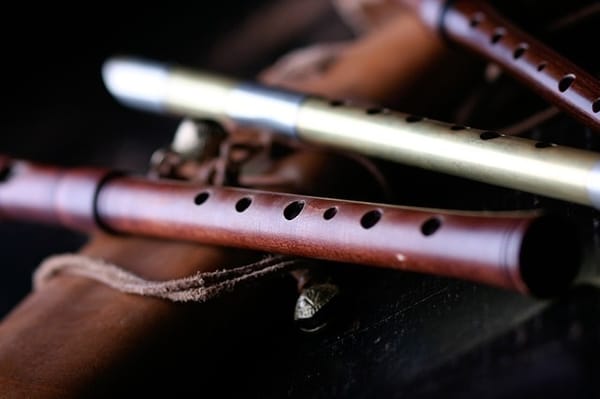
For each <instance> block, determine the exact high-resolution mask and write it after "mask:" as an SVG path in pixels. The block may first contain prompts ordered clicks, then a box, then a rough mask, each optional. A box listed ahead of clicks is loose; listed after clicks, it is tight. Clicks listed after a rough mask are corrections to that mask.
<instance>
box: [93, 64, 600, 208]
mask: <svg viewBox="0 0 600 399" xmlns="http://www.w3.org/2000/svg"><path fill="white" fill-rule="evenodd" d="M103 78H104V82H105V84H106V87H107V88H108V90H109V91H110V93H112V94H113V95H114V96H115V97H116V98H117V99H118V100H120V101H121V102H123V103H125V104H127V105H130V106H134V107H136V108H141V109H144V110H151V111H155V112H165V113H170V114H176V115H185V116H191V117H199V118H206V119H213V120H217V121H220V122H225V121H234V122H236V123H239V124H244V125H250V126H255V127H259V128H265V129H269V130H271V131H273V132H274V133H279V134H284V135H288V136H291V137H294V138H297V139H299V140H302V141H305V142H309V143H314V144H318V145H325V146H329V147H334V148H340V149H345V150H350V151H355V152H358V153H362V154H365V155H368V156H374V157H379V158H383V159H387V160H391V161H396V162H399V163H403V164H407V165H411V166H416V167H420V168H424V169H429V170H432V171H436V172H442V173H447V174H451V175H455V176H460V177H464V178H468V179H472V180H477V181H481V182H485V183H489V184H494V185H498V186H503V187H508V188H512V189H517V190H522V191H526V192H531V193H535V194H540V195H543V196H547V197H552V198H557V199H561V200H565V201H570V202H574V203H578V204H583V205H588V206H592V207H595V208H596V209H600V154H598V153H594V152H591V151H585V150H580V149H575V148H569V147H563V146H559V145H556V144H553V143H546V142H537V141H533V140H528V139H523V138H519V137H510V136H506V135H503V134H502V133H501V132H495V131H484V130H478V129H472V128H468V127H463V126H458V125H451V124H447V123H442V122H437V121H433V120H429V119H424V118H420V117H416V116H412V115H407V114H403V113H400V112H392V111H390V110H387V109H379V108H371V109H364V108H359V107H355V106H351V105H347V104H345V103H344V102H342V101H329V100H326V99H323V98H318V97H311V96H309V95H306V94H301V93H295V92H290V91H286V90H282V89H278V88H273V87H268V86H263V85H258V84H254V83H244V82H240V81H237V80H235V79H230V78H226V77H222V76H218V75H215V74H211V73H205V72H200V71H195V70H191V69H185V68H180V67H176V66H168V65H164V64H160V63H156V62H148V61H143V60H139V59H135V58H113V59H110V60H108V61H107V62H106V63H105V64H104V66H103Z"/></svg>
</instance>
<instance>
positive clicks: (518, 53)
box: [513, 43, 529, 60]
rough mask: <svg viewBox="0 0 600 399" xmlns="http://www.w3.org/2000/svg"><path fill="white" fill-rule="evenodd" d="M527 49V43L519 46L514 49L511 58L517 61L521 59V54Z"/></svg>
mask: <svg viewBox="0 0 600 399" xmlns="http://www.w3.org/2000/svg"><path fill="white" fill-rule="evenodd" d="M528 48H529V45H528V44H527V43H521V44H519V47H517V48H516V49H515V52H514V53H513V58H514V59H515V60H518V59H519V58H521V57H522V56H523V54H525V51H527V49H528Z"/></svg>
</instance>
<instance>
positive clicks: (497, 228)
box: [0, 158, 581, 297]
mask: <svg viewBox="0 0 600 399" xmlns="http://www.w3.org/2000/svg"><path fill="white" fill-rule="evenodd" d="M0 164H1V166H2V176H3V177H4V179H3V181H2V183H1V184H0V216H1V217H2V218H8V219H16V220H28V221H37V222H46V223H52V224H58V225H62V226H66V227H69V228H74V229H78V230H84V231H93V230H96V229H103V230H105V231H107V232H116V233H121V234H134V235H143V236H152V237H160V238H168V239H177V240H187V241H195V242H200V243H207V244H216V245H221V246H231V247H239V248H246V249H254V250H260V251H269V252H275V253H281V254H288V255H295V256H302V257H310V258H317V259H325V260H331V261H338V262H348V263H357V264H365V265H372V266H379V267H386V268H393V269H399V270H408V271H413V272H421V273H429V274H435V275H440V276H447V277H454V278H461V279H466V280H471V281H475V282H479V283H483V284H490V285H493V286H497V287H502V288H506V289H511V290H515V291H518V292H521V293H526V294H533V295H535V296H540V297H546V296H552V295H555V294H558V293H560V292H563V291H564V290H565V289H566V288H567V287H569V286H570V284H571V283H572V281H573V280H574V278H575V276H576V274H577V271H578V268H579V265H580V263H581V255H580V244H579V242H578V239H577V238H576V237H577V234H576V231H575V229H574V227H571V226H570V225H569V224H568V223H566V222H564V221H562V220H560V219H558V218H554V217H552V216H548V215H541V214H540V213H537V212H512V213H499V214H490V213H481V212H480V213H475V212H473V213H469V212H449V211H443V210H433V209H420V208H407V207H398V206H392V205H385V204H376V203H365V202H354V201H344V200H338V199H327V198H319V197H309V196H302V195H295V194H283V193H273V192H265V191H258V190H247V189H240V188H224V187H214V186H208V187H207V186H202V185H198V184H191V183H187V182H181V181H174V180H150V179H147V178H141V177H128V176H125V175H120V174H116V173H114V172H111V171H110V170H103V169H83V168H82V169H72V170H66V169H63V168H56V167H48V166H42V165H37V164H32V163H28V162H24V161H11V160H9V159H8V158H3V159H2V161H1V162H0ZM548 248H552V250H551V251H549V250H548Z"/></svg>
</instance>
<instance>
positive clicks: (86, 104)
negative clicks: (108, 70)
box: [0, 1, 600, 398]
mask: <svg viewBox="0 0 600 399" xmlns="http://www.w3.org/2000/svg"><path fill="white" fill-rule="evenodd" d="M499 3H502V2H499ZM557 3H558V2H557ZM589 3H591V2H585V1H573V2H569V4H561V5H558V4H554V3H553V4H551V5H550V6H548V7H546V8H543V9H542V6H546V2H540V1H537V2H536V1H524V2H522V4H520V5H519V6H520V7H515V8H511V6H510V5H506V4H504V5H502V4H500V5H502V8H503V11H504V12H505V13H506V14H507V15H509V16H511V17H512V18H514V19H515V20H516V21H517V23H520V24H523V23H525V24H526V26H527V27H528V28H529V29H531V32H533V33H535V34H536V35H538V34H539V35H540V37H542V38H543V39H544V40H545V41H547V43H550V44H552V45H553V46H554V47H556V48H557V49H559V50H560V51H561V52H563V53H564V54H567V55H569V56H570V57H571V58H573V59H574V60H576V61H577V63H578V64H579V65H581V66H582V67H584V68H586V69H587V70H588V71H590V72H592V73H596V72H597V71H600V60H599V59H598V57H597V56H596V55H595V54H594V52H589V51H581V50H580V49H578V48H576V47H575V46H573V45H572V43H573V42H574V41H577V42H582V43H589V40H588V38H590V37H593V36H590V35H592V34H593V32H596V33H597V29H596V27H597V26H598V25H597V23H598V20H597V19H595V20H594V19H585V20H584V21H582V22H581V23H578V24H576V25H572V26H570V27H563V28H561V29H560V30H558V31H557V30H551V29H548V26H552V21H555V20H557V19H560V17H561V16H564V15H567V14H569V13H571V12H573V11H575V10H576V9H577V8H578V7H581V6H583V5H585V4H589ZM220 4H221V5H223V6H225V7H224V8H223V9H216V8H212V7H208V6H207V5H205V4H203V3H200V2H199V3H195V4H194V5H193V6H191V7H192V8H191V9H190V8H189V7H190V5H185V7H186V8H182V7H183V5H182V6H180V7H178V6H177V5H175V4H173V5H169V6H168V7H166V8H161V9H153V8H144V9H135V8H129V9H123V8H121V7H116V6H115V5H110V4H105V3H102V4H97V5H96V6H93V7H92V8H91V9H86V10H85V11H84V10H83V9H81V10H75V11H76V12H78V14H77V15H78V16H77V17H73V16H72V14H71V11H72V10H69V13H67V10H66V9H60V8H58V6H52V7H50V6H47V7H48V8H46V9H42V10H37V12H36V13H35V14H32V13H31V10H29V9H26V8H25V7H24V6H22V7H21V9H18V8H17V10H16V11H13V12H12V13H5V15H4V17H5V18H7V19H11V20H13V21H17V22H20V26H21V28H19V29H17V30H14V29H13V28H12V27H9V25H3V27H2V28H1V29H2V37H3V38H4V40H5V42H6V43H7V45H6V46H5V47H4V48H3V51H4V57H3V58H4V62H3V64H2V67H1V71H2V75H1V76H2V84H3V87H4V89H5V98H6V99H8V100H9V102H8V104H7V105H5V107H4V112H3V119H2V128H3V134H2V135H0V150H1V152H3V153H10V154H11V155H14V156H18V157H24V158H31V159H36V160H39V161H45V162H53V163H59V164H62V165H65V166H67V165H82V164H96V165H111V166H115V167H120V168H126V169H133V170H137V171H143V170H144V169H145V166H146V162H147V160H148V158H149V156H150V154H151V153H152V151H153V150H154V149H155V148H156V147H158V146H161V145H165V144H166V143H168V141H169V139H170V138H171V135H172V132H173V130H174V128H175V127H176V125H177V120H175V119H172V118H168V117H159V116H155V115H149V114H143V113H140V112H138V111H133V110H129V109H125V108H122V107H121V106H119V105H117V104H116V103H115V102H114V101H113V100H112V99H111V98H110V97H109V96H108V94H107V93H106V91H105V90H104V88H103V87H102V84H101V80H100V65H101V62H102V61H103V60H104V59H105V58H106V57H108V56H110V55H112V54H115V53H136V54H140V55H147V56H151V57H153V58H161V59H166V60H175V61H180V62H182V63H186V64H192V65H198V66H208V67H210V66H211V62H214V64H213V65H217V63H216V62H215V61H214V60H212V61H211V60H210V59H209V58H210V57H209V54H211V50H210V49H211V46H212V45H213V44H214V43H217V42H218V41H217V38H218V37H220V36H221V35H223V34H225V33H226V32H227V33H230V32H231V31H233V30H235V28H236V27H237V26H239V25H238V24H239V23H240V22H241V21H242V20H243V19H244V16H245V15H248V14H249V12H250V11H251V10H250V8H251V7H252V6H253V5H254V2H240V1H238V2H235V1H225V2H220ZM233 5H235V6H236V7H240V8H236V11H235V12H232V11H231V10H232V9H233ZM227 6H229V7H227ZM91 14H93V16H92V15H91ZM536 16H538V17H537V18H536ZM331 18H333V17H331V16H330V17H329V19H325V20H324V21H325V24H326V25H327V28H322V29H321V30H320V31H319V32H320V34H321V35H322V38H324V39H332V38H336V37H338V38H345V37H347V31H345V30H344V28H343V27H341V26H340V25H339V21H335V19H333V20H332V19H331ZM324 21H321V22H320V24H321V25H322V24H323V22H324ZM332 21H333V22H332ZM528 21H532V22H531V23H528ZM317 22H318V21H317ZM336 24H337V25H336ZM321 25H319V24H318V23H316V24H315V25H313V26H311V31H312V35H313V36H303V37H301V38H294V39H290V40H289V41H288V42H287V43H285V46H282V47H279V48H276V49H274V50H273V51H272V52H270V53H269V52H267V53H266V54H265V53H263V54H262V55H261V58H262V61H254V62H248V63H241V64H243V65H240V76H241V75H245V76H251V75H252V74H253V73H255V72H256V71H257V70H258V69H259V68H260V66H261V65H266V64H268V63H269V62H270V61H272V59H273V58H274V57H275V56H276V55H277V53H280V52H283V51H284V50H285V47H286V46H295V45H302V44H306V43H307V42H308V41H310V40H311V39H310V38H315V37H316V36H318V35H317V34H316V33H315V32H316V31H317V30H316V28H315V26H321ZM336 26H337V27H338V28H339V29H338V28H335V27H336ZM25 30H27V32H25ZM472 62H473V64H477V63H478V61H476V60H473V61H472ZM230 65H231V64H230ZM226 72H235V71H233V70H231V71H226ZM436 95H440V93H436ZM469 96H472V97H473V98H474V100H473V101H472V102H471V104H472V105H471V108H470V109H469V110H468V112H467V111H464V110H463V112H462V114H460V113H459V112H458V111H456V110H453V112H454V111H456V112H455V115H459V114H460V115H463V119H464V120H463V121H462V122H469V123H470V124H472V125H475V126H478V127H485V128H490V129H492V128H500V127H504V126H507V125H510V124H512V123H514V122H516V121H518V120H520V119H522V118H523V117H525V116H528V115H530V114H531V113H533V112H535V111H537V110H540V109H544V108H545V106H546V105H545V102H544V101H542V100H540V99H539V98H537V96H536V95H534V94H531V93H530V92H529V91H528V90H526V89H524V88H523V87H522V86H520V85H519V84H517V83H515V82H514V81H513V80H511V79H510V78H508V77H506V76H501V77H500V78H499V79H497V80H495V81H494V82H491V83H489V82H485V81H483V79H481V82H480V83H479V85H478V86H475V87H474V88H473V90H472V91H469V92H468V93H467V92H465V95H464V97H469ZM459 108H460V106H459V104H457V105H456V109H459ZM436 112H439V111H436ZM464 115H466V116H464ZM528 136H530V137H532V138H536V139H544V140H547V141H555V142H560V143H564V144H569V145H572V146H576V147H580V148H589V149H593V150H597V149H598V148H600V147H599V144H600V142H599V140H598V138H597V136H594V135H593V134H592V133H591V130H590V129H589V128H585V127H582V126H581V125H580V124H578V123H577V122H574V121H573V120H571V119H570V118H568V117H565V116H562V115H560V116H558V117H555V118H553V119H552V120H550V121H548V122H547V123H545V124H544V125H542V126H541V127H537V128H535V129H533V130H531V131H529V132H528ZM381 166H382V168H383V170H384V171H386V172H387V173H388V175H389V176H393V183H394V187H396V188H397V191H398V193H397V194H398V195H397V198H400V199H401V201H402V203H403V204H407V205H422V206H437V207H447V208H461V209H514V208H522V207H525V208H527V207H533V206H543V207H545V208H548V209H553V210H556V211H557V212H559V213H563V214H565V215H568V216H569V217H571V218H572V219H573V220H576V221H577V222H578V223H579V224H580V226H581V227H582V229H583V231H585V232H586V233H587V237H588V239H589V240H590V247H592V248H595V247H596V246H597V240H598V237H599V236H598V234H599V232H598V226H600V224H599V219H598V215H597V213H596V212H595V211H592V210H590V209H588V208H584V207H578V206H572V205H569V204H565V203H562V202H560V201H552V200H548V199H545V198H540V197H536V196H530V195H526V194H523V193H519V192H514V191H511V190H505V189H499V188H493V187H489V186H486V185H483V184H476V183H471V182H467V181H464V180H461V179H457V178H448V177H446V176H443V177H441V176H437V175H434V174H431V173H428V172H422V171H417V170H413V169H410V168H404V167H398V166H395V165H390V164H382V165H381ZM0 238H1V240H2V246H1V249H2V251H3V261H2V266H3V267H2V279H0V284H1V285H0V295H1V296H0V299H1V300H0V305H1V306H2V307H1V310H2V313H6V312H7V311H8V310H9V309H10V308H11V307H12V306H14V304H15V303H16V302H17V301H18V300H19V299H20V298H21V297H22V296H23V295H24V294H25V293H26V291H27V290H28V289H29V281H30V278H29V274H30V272H31V270H32V269H33V268H34V267H35V265H36V264H37V263H38V262H39V261H40V260H41V259H42V258H43V257H44V256H46V255H49V254H52V253H60V252H63V251H68V250H75V249H76V248H78V247H79V245H81V244H82V243H83V242H84V240H85V238H84V237H83V236H80V235H77V234H75V233H71V232H68V231H65V230H61V229H54V228H48V227H41V226H34V225H25V224H19V223H2V225H0ZM547 250H548V251H552V248H548V249H547ZM594 259H596V258H594ZM592 263H597V262H595V261H592ZM332 267H333V268H334V269H335V265H332ZM342 270H343V272H341V271H342ZM334 277H335V278H336V280H337V281H339V283H340V286H341V287H342V288H343V291H344V293H345V295H344V298H345V301H343V302H342V303H341V306H340V309H339V311H338V312H337V313H336V316H335V317H333V318H332V320H331V321H330V327H329V328H328V329H326V330H324V331H322V332H320V333H318V334H314V335H310V334H308V335H307V334H305V333H302V332H300V331H299V330H298V329H297V328H296V326H294V324H293V322H292V320H291V318H292V309H293V302H294V300H295V291H294V289H293V288H294V287H293V284H292V283H291V280H289V279H287V278H284V279H282V280H281V281H278V282H277V284H275V285H274V286H270V287H271V288H269V289H267V287H265V292H264V293H262V295H263V296H264V297H263V298H262V302H261V304H262V306H263V307H261V308H257V310H256V314H254V313H252V314H248V315H244V317H243V318H242V319H240V322H239V323H236V324H235V326H232V329H231V330H229V332H228V334H229V335H227V334H226V335H224V336H223V337H222V338H221V339H220V340H218V341H217V342H215V343H213V344H212V345H208V346H199V347H198V348H195V351H192V353H191V354H190V353H186V356H187V357H188V359H186V360H189V359H190V358H191V359H196V360H197V361H192V362H190V365H191V366H190V367H189V368H188V373H187V374H184V375H182V376H181V381H182V382H183V383H184V384H182V385H181V386H178V387H171V386H160V384H159V383H158V382H157V380H156V379H155V380H152V379H149V380H148V381H150V382H152V384H150V386H151V387H152V388H153V389H154V392H155V393H157V392H164V393H172V392H186V391H188V392H193V391H196V392H201V391H203V390H209V391H216V390H218V391H220V392H221V393H233V394H238V395H240V394H243V395H245V396H250V397H285V396H291V397H307V396H309V397H332V396H334V397H339V396H345V397H357V398H359V397H373V396H376V395H378V394H379V395H385V396H388V397H440V396H444V397H467V398H470V397H473V398H475V397H477V398H480V397H488V398H509V397H510V398H512V397H531V396H534V397H536V396H544V397H565V396H570V397H598V396H599V395H600V385H599V383H598V380H597V378H596V377H597V370H599V369H600V360H599V359H600V356H598V355H600V353H599V352H600V323H599V322H598V314H599V310H600V309H599V304H600V294H599V291H598V290H597V289H596V288H594V287H581V288H578V289H575V290H573V292H571V293H569V294H568V295H566V296H565V297H563V298H560V299H559V300H556V301H552V302H541V301H538V300H533V299H529V298H526V297H523V296H520V295H516V294H513V293H510V292H505V291H500V290H496V289H492V288H485V287H482V286H478V285H474V284H471V283H466V282H459V281H454V280H449V279H443V278H435V277H425V276H421V275H417V274H411V273H397V272H393V271H382V270H365V269H364V268H360V267H350V268H349V267H343V268H341V270H339V271H338V272H336V273H334ZM224 309H226V307H224ZM253 316H256V317H253ZM259 316H260V317H259ZM265 320H266V321H265ZM260 323H268V325H269V330H268V333H267V334H264V333H260V334H258V333H257V332H256V331H259V330H260V329H258V330H257V329H256V328H255V326H256V325H257V324H260ZM182 356H183V354H182ZM203 356H204V357H205V358H207V359H213V360H214V359H219V362H217V363H211V364H205V363H203V362H202V361H201V359H203ZM151 360H152V359H151V358H149V359H145V360H144V361H151ZM202 371H211V373H207V374H205V375H204V376H211V378H202V377H201V376H203V374H202V373H201V372H202ZM150 377H152V376H150ZM154 377H156V376H154Z"/></svg>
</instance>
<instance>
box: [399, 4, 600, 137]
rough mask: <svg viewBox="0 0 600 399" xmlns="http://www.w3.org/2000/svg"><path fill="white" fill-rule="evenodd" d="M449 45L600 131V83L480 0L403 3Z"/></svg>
mask: <svg viewBox="0 0 600 399" xmlns="http://www.w3.org/2000/svg"><path fill="white" fill-rule="evenodd" d="M399 2H400V3H401V4H405V5H409V6H411V7H412V8H413V9H414V10H415V11H416V13H417V14H418V15H419V16H420V17H421V19H422V20H423V21H424V22H425V23H426V24H427V25H428V26H429V27H430V28H432V29H435V30H436V31H438V32H439V33H440V34H441V35H442V36H443V37H444V38H445V39H447V40H448V41H449V42H450V43H454V44H457V45H459V46H461V47H464V48H465V49H467V50H469V51H471V52H473V53H475V54H477V55H479V56H481V57H483V58H484V59H486V60H488V61H491V62H494V63H496V64H498V65H500V66H501V67H502V69H503V70H504V71H506V72H507V73H508V74H510V75H511V76H513V77H514V78H516V79H517V80H519V81H520V82H521V83H523V84H524V85H526V86H527V87H529V88H530V89H532V90H533V91H535V92H536V93H538V94H539V95H540V96H541V97H543V98H544V99H546V100H547V101H548V102H549V103H551V104H554V105H556V106H557V107H559V108H561V109H562V110H563V111H564V112H566V113H568V114H570V115H571V116H572V117H574V118H576V119H578V120H579V121H580V122H582V123H583V124H585V125H587V126H589V127H590V128H592V129H594V130H596V131H597V132H600V81H599V80H598V79H596V78H595V77H594V76H593V75H591V74H590V73H588V72H587V71H585V70H583V69H582V68H580V67H578V66H576V65H575V64H573V63H572V62H571V61H569V60H568V59H567V58H565V57H563V56H561V55H560V54H558V53H557V52H556V51H554V50H552V49H551V48H550V47H548V46H546V45H544V44H543V43H541V42H540V41H538V40H536V39H535V38H533V37H532V36H531V35H528V34H527V33H525V32H524V31H522V30H521V29H519V28H517V27H516V26H515V25H513V24H512V23H510V22H509V21H507V20H506V19H505V18H503V17H502V16H501V15H500V14H499V13H498V12H496V11H495V10H494V8H493V7H492V6H490V5H489V4H487V3H486V2H485V1H481V0H399Z"/></svg>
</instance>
